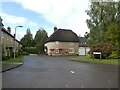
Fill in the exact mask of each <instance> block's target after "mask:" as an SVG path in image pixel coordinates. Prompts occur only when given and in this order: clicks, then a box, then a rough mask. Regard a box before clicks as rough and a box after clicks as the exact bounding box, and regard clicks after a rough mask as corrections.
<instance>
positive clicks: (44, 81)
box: [2, 55, 118, 88]
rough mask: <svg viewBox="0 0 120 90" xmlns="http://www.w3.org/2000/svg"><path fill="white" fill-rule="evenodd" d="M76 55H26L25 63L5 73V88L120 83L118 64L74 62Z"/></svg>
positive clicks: (91, 85) (112, 85)
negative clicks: (119, 81)
mask: <svg viewBox="0 0 120 90" xmlns="http://www.w3.org/2000/svg"><path fill="white" fill-rule="evenodd" d="M72 57H75V56H69V57H50V56H37V55H31V56H24V57H23V59H24V64H23V65H22V66H21V67H19V68H16V69H13V70H10V71H7V72H4V73H3V74H2V75H3V76H2V80H3V88H117V87H118V66H117V65H103V64H90V63H82V62H74V61H70V60H69V58H72ZM76 57H79V56H76Z"/></svg>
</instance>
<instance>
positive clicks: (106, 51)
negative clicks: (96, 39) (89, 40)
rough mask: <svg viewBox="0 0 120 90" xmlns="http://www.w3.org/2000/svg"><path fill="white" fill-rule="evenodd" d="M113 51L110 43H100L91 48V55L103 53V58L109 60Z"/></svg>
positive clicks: (96, 56)
mask: <svg viewBox="0 0 120 90" xmlns="http://www.w3.org/2000/svg"><path fill="white" fill-rule="evenodd" d="M113 50H114V49H113V46H112V45H111V44H110V43H99V44H95V45H92V46H91V50H90V53H93V52H101V53H102V58H109V56H110V54H111V53H112V51H113ZM94 57H95V58H100V57H99V55H94Z"/></svg>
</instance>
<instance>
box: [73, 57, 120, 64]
mask: <svg viewBox="0 0 120 90" xmlns="http://www.w3.org/2000/svg"><path fill="white" fill-rule="evenodd" d="M71 60H72V61H78V62H88V63H101V64H115V65H118V64H119V65H120V60H118V59H91V58H88V57H79V58H71Z"/></svg>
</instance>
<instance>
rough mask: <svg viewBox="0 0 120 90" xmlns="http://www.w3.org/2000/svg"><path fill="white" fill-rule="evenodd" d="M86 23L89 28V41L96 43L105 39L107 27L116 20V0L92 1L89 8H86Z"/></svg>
mask: <svg viewBox="0 0 120 90" xmlns="http://www.w3.org/2000/svg"><path fill="white" fill-rule="evenodd" d="M86 12H87V15H89V16H90V19H87V20H86V22H87V25H88V28H89V29H90V35H89V36H90V40H89V41H90V42H91V44H96V43H98V42H101V41H105V38H104V36H105V32H106V31H107V27H108V26H109V25H110V24H111V23H114V22H116V12H117V3H116V2H107V3H106V2H92V3H91V5H90V10H87V11H86Z"/></svg>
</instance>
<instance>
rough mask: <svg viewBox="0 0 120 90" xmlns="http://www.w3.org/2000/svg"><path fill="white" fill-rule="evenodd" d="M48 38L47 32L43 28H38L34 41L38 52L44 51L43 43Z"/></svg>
mask: <svg viewBox="0 0 120 90" xmlns="http://www.w3.org/2000/svg"><path fill="white" fill-rule="evenodd" d="M47 38H48V35H47V32H46V31H45V30H44V29H43V28H40V29H39V30H38V31H37V32H36V35H35V39H34V40H35V43H36V45H35V46H37V49H38V54H43V53H44V44H45V41H46V39H47Z"/></svg>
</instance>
